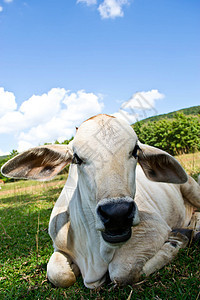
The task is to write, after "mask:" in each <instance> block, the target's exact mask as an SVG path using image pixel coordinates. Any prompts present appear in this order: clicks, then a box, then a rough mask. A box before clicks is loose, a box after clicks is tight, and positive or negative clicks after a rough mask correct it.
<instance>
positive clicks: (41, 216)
mask: <svg viewBox="0 0 200 300" xmlns="http://www.w3.org/2000/svg"><path fill="white" fill-rule="evenodd" d="M178 159H179V160H180V162H181V163H182V164H183V165H184V167H185V168H186V170H187V171H188V172H189V173H190V174H192V175H193V176H196V175H197V174H198V173H200V153H197V154H194V155H193V154H190V155H185V156H181V157H178ZM65 180H66V176H63V175H62V176H61V175H60V176H57V177H56V179H55V180H54V181H51V182H47V183H41V182H40V183H38V182H31V181H18V182H14V183H8V184H6V185H4V186H3V187H2V189H1V190H0V239H1V242H0V247H1V250H0V299H12V300H13V299H129V300H130V299H181V300H184V299H194V300H197V299H200V251H199V248H198V246H197V245H192V246H190V247H189V248H187V249H184V250H182V251H180V253H179V255H178V256H177V258H176V259H175V260H174V261H173V262H172V263H171V264H170V265H167V266H166V267H165V268H163V269H162V270H160V271H159V272H157V273H156V274H153V275H152V276H151V277H150V278H147V279H145V280H143V281H142V282H140V283H138V284H136V285H134V286H127V287H126V288H119V287H116V286H115V285H113V284H109V285H107V286H103V287H102V288H100V289H98V290H89V289H87V288H85V287H84V285H83V282H82V279H81V277H79V278H78V280H77V282H76V284H75V285H74V286H72V287H70V288H68V289H61V288H53V287H52V285H51V284H50V283H49V282H48V281H47V278H46V265H47V262H48V260H49V257H50V255H51V254H52V252H53V247H52V242H51V240H50V237H49V235H48V232H47V230H48V221H49V216H50V213H51V210H52V207H53V205H54V203H55V201H56V199H57V198H58V196H59V194H60V192H61V190H62V187H63V185H64V182H65Z"/></svg>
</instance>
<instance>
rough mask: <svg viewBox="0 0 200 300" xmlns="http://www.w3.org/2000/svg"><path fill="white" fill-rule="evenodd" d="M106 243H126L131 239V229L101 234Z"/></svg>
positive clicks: (106, 231)
mask: <svg viewBox="0 0 200 300" xmlns="http://www.w3.org/2000/svg"><path fill="white" fill-rule="evenodd" d="M101 234H102V237H103V239H104V241H106V242H107V243H111V244H116V243H125V242H126V241H128V240H129V239H130V237H131V227H129V228H126V229H124V230H119V229H118V230H108V229H106V230H105V231H102V232H101Z"/></svg>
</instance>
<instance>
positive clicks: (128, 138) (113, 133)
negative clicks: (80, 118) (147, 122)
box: [74, 114, 137, 151]
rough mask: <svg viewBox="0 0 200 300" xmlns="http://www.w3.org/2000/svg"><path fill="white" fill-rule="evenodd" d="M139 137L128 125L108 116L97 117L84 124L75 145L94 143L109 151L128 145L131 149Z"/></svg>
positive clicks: (76, 137) (79, 130) (77, 134)
mask: <svg viewBox="0 0 200 300" xmlns="http://www.w3.org/2000/svg"><path fill="white" fill-rule="evenodd" d="M136 141H137V136H136V134H135V132H134V130H133V129H132V127H131V126H130V125H128V123H126V122H125V121H123V120H120V119H117V118H115V117H111V116H108V115H103V114H102V115H97V116H95V117H92V118H90V119H88V120H87V121H85V122H83V123H82V124H81V126H80V127H79V129H78V130H77V133H76V136H75V139H74V144H75V145H76V146H78V144H80V146H81V144H83V143H87V142H89V143H94V144H98V146H102V147H105V148H106V149H107V150H108V151H112V150H111V149H114V148H115V150H116V148H121V147H122V146H125V145H127V147H131V146H132V145H134V144H135V143H136Z"/></svg>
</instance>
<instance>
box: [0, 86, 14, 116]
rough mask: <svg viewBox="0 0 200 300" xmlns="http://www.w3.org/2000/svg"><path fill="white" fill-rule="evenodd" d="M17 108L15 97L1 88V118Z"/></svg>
mask: <svg viewBox="0 0 200 300" xmlns="http://www.w3.org/2000/svg"><path fill="white" fill-rule="evenodd" d="M16 108H17V103H16V102H15V95H14V94H13V93H11V92H7V91H5V90H4V88H3V87H0V117H1V116H3V115H4V114H6V113H8V112H10V111H13V110H15V109H16Z"/></svg>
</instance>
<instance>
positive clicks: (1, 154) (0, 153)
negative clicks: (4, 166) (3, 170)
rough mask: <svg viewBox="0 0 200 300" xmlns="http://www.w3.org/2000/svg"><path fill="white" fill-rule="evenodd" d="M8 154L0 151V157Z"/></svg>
mask: <svg viewBox="0 0 200 300" xmlns="http://www.w3.org/2000/svg"><path fill="white" fill-rule="evenodd" d="M8 154H9V152H4V151H2V150H1V149H0V156H3V155H8Z"/></svg>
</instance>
